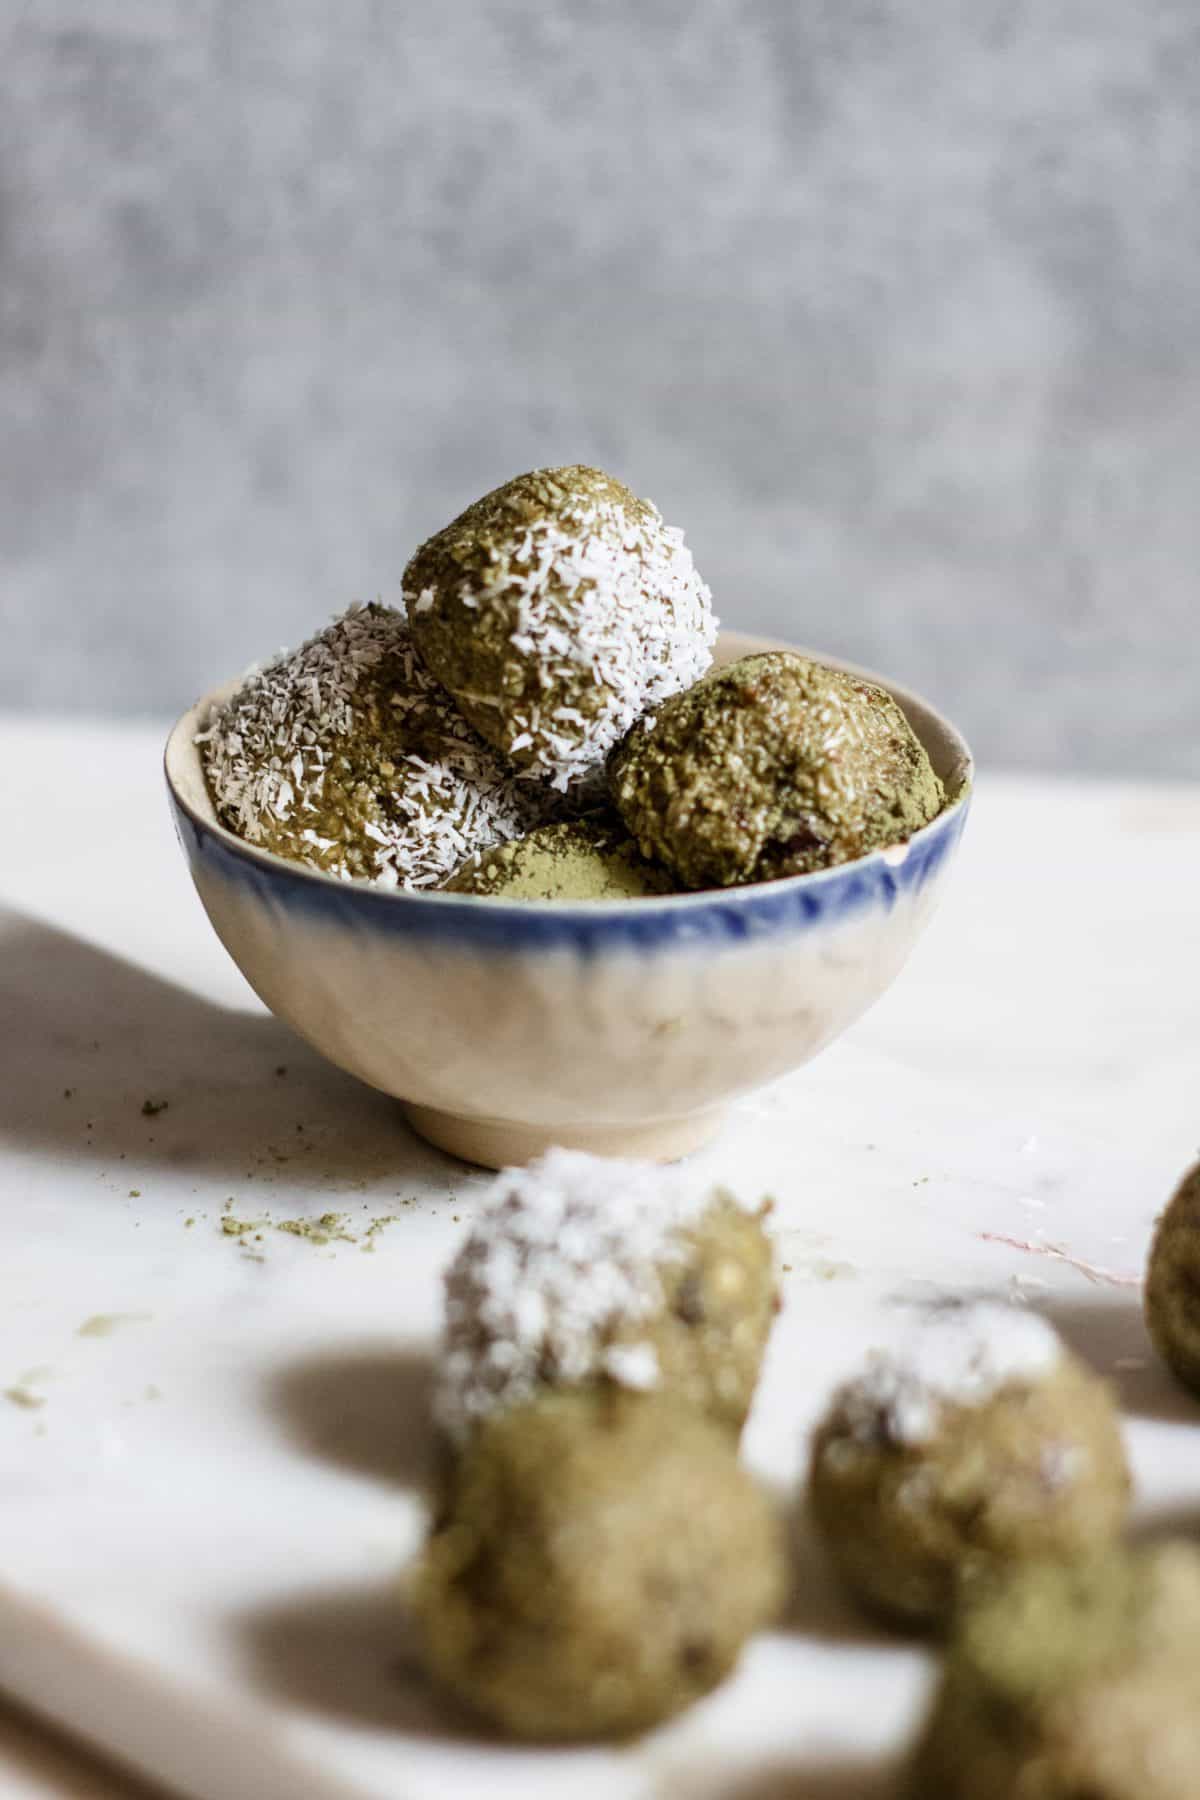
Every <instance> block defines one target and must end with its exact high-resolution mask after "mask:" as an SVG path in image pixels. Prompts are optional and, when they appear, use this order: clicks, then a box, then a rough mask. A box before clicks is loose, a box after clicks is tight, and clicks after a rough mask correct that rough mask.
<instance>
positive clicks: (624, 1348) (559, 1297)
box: [435, 1150, 711, 1443]
mask: <svg viewBox="0 0 1200 1800" xmlns="http://www.w3.org/2000/svg"><path fill="white" fill-rule="evenodd" d="M710 1198H711V1197H710V1196H709V1195H707V1194H705V1193H704V1192H699V1193H697V1192H696V1191H695V1190H694V1189H693V1188H692V1187H690V1186H689V1185H688V1184H686V1183H685V1181H684V1179H683V1177H682V1176H681V1175H680V1174H678V1173H677V1172H675V1171H672V1170H664V1169H662V1168H659V1167H658V1166H656V1165H655V1164H653V1163H641V1162H618V1161H613V1160H610V1159H607V1158H604V1157H598V1156H588V1155H585V1154H584V1153H583V1152H581V1151H574V1150H550V1151H548V1152H547V1153H546V1155H545V1156H543V1157H542V1158H540V1160H539V1161H537V1162H535V1163H532V1164H530V1166H529V1167H528V1168H525V1169H506V1170H504V1171H503V1173H502V1174H500V1175H499V1176H498V1177H497V1179H496V1181H495V1183H494V1185H493V1187H492V1190H491V1192H490V1194H489V1196H488V1199H487V1200H486V1202H485V1204H484V1209H483V1211H482V1212H481V1214H480V1216H479V1218H478V1219H477V1221H476V1223H475V1225H474V1227H473V1229H472V1230H471V1233H470V1235H469V1236H468V1238H467V1240H466V1242H465V1243H464V1244H463V1245H462V1247H461V1249H460V1250H459V1252H458V1254H457V1256H456V1257H455V1258H454V1261H453V1262H452V1263H451V1265H450V1268H449V1269H448V1271H447V1274H446V1322H445V1331H444V1336H443V1357H442V1365H441V1373H440V1378H439V1383H438V1389H437V1395H436V1400H435V1413H436V1416H437V1420H438V1423H439V1425H440V1426H441V1427H442V1429H443V1430H444V1431H445V1432H446V1434H447V1436H448V1437H450V1438H451V1439H452V1440H454V1441H455V1442H458V1443H461V1442H463V1441H464V1440H465V1439H466V1438H467V1436H468V1435H469V1433H470V1431H471V1429H472V1427H473V1426H474V1425H475V1424H476V1423H477V1422H478V1421H479V1420H480V1419H481V1418H484V1417H486V1416H487V1415H488V1414H490V1413H492V1412H495V1411H497V1410H500V1409H502V1408H507V1407H510V1406H514V1405H517V1404H519V1403H520V1402H521V1401H523V1400H527V1399H529V1398H530V1397H531V1396H533V1395H534V1394H535V1393H536V1392H538V1391H539V1389H540V1388H542V1387H543V1386H544V1385H545V1384H546V1383H551V1384H561V1385H571V1384H576V1383H580V1382H585V1381H588V1380H592V1379H595V1378H597V1377H599V1376H607V1377H608V1378H609V1379H610V1380H612V1381H615V1382H617V1383H618V1384H619V1385H620V1386H623V1387H629V1388H635V1389H640V1390H645V1389H648V1388H652V1387H655V1386H656V1385H657V1384H658V1380H659V1369H658V1363H657V1355H656V1352H655V1349H654V1346H653V1344H652V1343H650V1342H648V1341H639V1340H638V1339H637V1338H636V1335H635V1336H634V1338H633V1339H628V1338H623V1339H622V1341H621V1342H620V1343H613V1342H612V1333H613V1331H614V1330H615V1329H617V1328H619V1327H622V1326H624V1325H627V1324H629V1323H631V1322H632V1323H635V1324H636V1323H637V1322H638V1321H641V1320H644V1319H649V1318H651V1317H653V1316H654V1315H655V1314H656V1313H657V1312H658V1311H659V1310H660V1309H661V1307H662V1304H663V1297H664V1296H663V1287H662V1281H661V1276H660V1271H661V1270H662V1269H663V1267H664V1266H666V1265H668V1264H670V1263H673V1262H678V1261H681V1260H682V1259H683V1258H684V1257H685V1256H686V1254H687V1249H686V1245H685V1244H684V1242H683V1240H682V1233H683V1231H684V1230H685V1229H686V1227H687V1226H688V1225H690V1224H691V1223H692V1222H693V1221H694V1220H695V1219H697V1218H698V1217H699V1216H700V1215H701V1214H702V1213H703V1212H704V1211H705V1209H706V1207H707V1206H708V1205H709V1203H710Z"/></svg>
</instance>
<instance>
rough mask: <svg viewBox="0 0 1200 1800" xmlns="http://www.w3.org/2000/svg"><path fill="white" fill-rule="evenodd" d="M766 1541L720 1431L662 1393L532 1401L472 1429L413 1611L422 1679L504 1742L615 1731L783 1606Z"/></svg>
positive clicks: (627, 1727)
mask: <svg viewBox="0 0 1200 1800" xmlns="http://www.w3.org/2000/svg"><path fill="white" fill-rule="evenodd" d="M785 1589H786V1567H785V1556H784V1548H783V1543H782V1534H781V1531H780V1526H779V1521H778V1520H777V1518H776V1517H775V1515H774V1513H773V1511H772V1509H771V1507H770V1505H769V1504H768V1502H767V1500H766V1498H765V1497H764V1495H763V1494H762V1493H761V1491H760V1490H759V1489H758V1487H757V1486H756V1485H755V1483H754V1482H753V1481H752V1479H751V1478H750V1476H749V1475H748V1474H746V1472H745V1471H744V1470H743V1469H742V1468H741V1466H740V1465H739V1463H738V1460H737V1455H736V1452H735V1450H734V1447H733V1445H732V1444H731V1442H730V1439H729V1437H728V1434H727V1433H725V1432H723V1431H721V1430H720V1428H719V1427H718V1426H716V1425H714V1424H713V1423H712V1422H711V1421H710V1420H708V1419H706V1418H705V1417H704V1416H703V1415H702V1414H701V1413H698V1412H696V1411H695V1410H694V1409H693V1408H691V1407H689V1406H686V1405H683V1404H682V1403H680V1402H679V1401H678V1400H676V1399H672V1398H669V1397H668V1396H666V1395H640V1394H623V1393H621V1392H619V1391H618V1390H614V1389H609V1390H603V1389H582V1390H576V1391H574V1392H563V1393H554V1392H546V1393H543V1394H542V1395H541V1396H540V1397H539V1398H538V1399H535V1400H533V1401H531V1402H530V1403H528V1404H527V1405H525V1406H521V1407H518V1408H515V1409H514V1410H512V1411H508V1412H504V1413H500V1414H497V1415H496V1416H495V1417H493V1418H490V1419H488V1420H487V1421H486V1423H485V1424H484V1425H483V1427H482V1429H481V1430H480V1432H479V1434H478V1436H477V1438H476V1439H475V1441H474V1442H473V1444H472V1445H471V1448H470V1449H469V1450H468V1451H467V1453H466V1455H465V1457H464V1459H463V1461H462V1464H461V1466H460V1468H459V1470H458V1475H457V1480H456V1484H455V1488H454V1493H453V1500H452V1502H451V1505H450V1508H449V1511H448V1513H447V1516H446V1518H445V1519H444V1520H443V1522H442V1523H441V1524H440V1526H439V1528H438V1529H437V1530H435V1532H434V1534H433V1536H432V1537H431V1539H430V1542H429V1545H428V1548H427V1551H426V1555H425V1559H424V1563H423V1566H422V1568H421V1570H420V1572H419V1574H418V1577H417V1582H416V1589H415V1604H416V1611H417V1615H418V1619H419V1622H420V1625H421V1627H422V1630H423V1636H424V1640H425V1647H426V1655H427V1658H428V1662H429V1666H430V1669H431V1671H432V1673H433V1675H434V1676H435V1678H436V1679H437V1680H438V1681H439V1682H440V1683H441V1684H442V1685H443V1686H444V1687H445V1688H446V1689H448V1690H449V1691H450V1692H451V1693H452V1694H454V1695H455V1696H456V1698H458V1699H459V1700H460V1701H462V1702H464V1703H466V1704H467V1705H468V1706H469V1707H471V1708H472V1709H473V1710H474V1711H476V1712H477V1713H479V1714H481V1715H482V1716H483V1717H484V1718H486V1719H488V1720H489V1721H490V1722H491V1723H492V1724H493V1725H495V1726H498V1727H499V1728H500V1729H501V1730H502V1731H504V1732H506V1733H509V1734H510V1735H512V1736H514V1737H519V1738H535V1739H542V1740H551V1739H559V1740H568V1739H580V1738H602V1737H626V1736H629V1735H630V1734H631V1733H633V1732H637V1731H643V1730H645V1729H647V1728H648V1727H650V1726H652V1725H656V1724H658V1723H659V1721H660V1720H662V1719H666V1718H669V1717H670V1716H671V1715H672V1714H673V1713H677V1712H679V1711H680V1710H681V1709H682V1708H683V1707H685V1706H688V1705H690V1704H691V1702H692V1701H694V1700H697V1699H699V1698H700V1696H701V1695H703V1694H706V1693H708V1692H709V1691H710V1689H712V1688H714V1687H716V1685H717V1684H718V1682H720V1681H721V1680H722V1679H723V1678H724V1677H725V1676H726V1675H727V1674H728V1673H729V1671H730V1670H731V1669H732V1668H733V1666H734V1664H735V1663H736V1661H737V1659H738V1656H739V1654H740V1652H741V1649H742V1646H743V1644H744V1643H745V1641H746V1639H747V1638H748V1637H749V1636H750V1635H751V1633H752V1632H754V1631H757V1630H758V1629H760V1628H761V1627H763V1626H766V1625H768V1624H770V1623H771V1622H772V1621H773V1620H774V1619H775V1618H776V1617H777V1616H778V1614H779V1612H780V1611H781V1609H782V1606H783V1603H784V1599H785Z"/></svg>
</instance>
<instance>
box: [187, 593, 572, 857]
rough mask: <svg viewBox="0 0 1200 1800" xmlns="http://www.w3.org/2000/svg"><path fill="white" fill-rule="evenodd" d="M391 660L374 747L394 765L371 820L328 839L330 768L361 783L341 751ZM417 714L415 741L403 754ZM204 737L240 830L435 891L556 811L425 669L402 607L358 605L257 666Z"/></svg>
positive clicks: (370, 809) (230, 817)
mask: <svg viewBox="0 0 1200 1800" xmlns="http://www.w3.org/2000/svg"><path fill="white" fill-rule="evenodd" d="M385 659H386V660H387V661H388V663H389V667H390V670H391V671H392V674H393V675H394V680H393V685H392V686H391V688H390V691H386V692H385V693H384V694H383V700H384V703H385V704H386V706H387V707H388V708H389V709H390V711H391V714H392V717H391V719H390V720H386V721H385V722H384V725H383V727H382V729H381V741H379V742H377V743H374V744H372V745H370V746H369V749H370V752H371V755H372V757H373V758H374V759H375V760H376V761H377V762H378V761H383V762H388V761H389V750H390V759H391V760H390V763H389V768H390V773H387V772H382V771H380V770H379V769H378V768H366V769H365V770H364V771H363V772H362V774H361V777H360V779H361V781H362V782H363V783H364V784H365V786H364V796H363V797H360V798H359V800H358V802H357V804H356V809H355V810H358V805H365V808H366V815H365V816H363V817H361V818H355V817H351V816H346V817H344V818H343V817H336V816H335V817H334V818H333V821H332V823H333V829H334V830H335V831H336V833H337V835H336V836H330V835H327V834H323V833H322V832H321V831H319V830H317V829H316V827H317V825H319V824H325V825H329V824H330V820H331V810H332V811H333V812H334V813H336V808H334V809H331V806H330V801H329V789H328V786H327V783H328V781H329V780H330V778H331V772H333V773H335V774H336V775H337V777H338V779H339V780H340V781H341V783H342V785H343V786H344V785H345V784H346V781H347V780H348V779H350V780H353V779H354V777H353V776H351V775H348V774H347V771H346V770H345V769H343V768H342V767H341V766H340V763H341V759H343V757H344V755H345V746H346V744H347V742H348V740H350V739H352V738H353V737H354V736H355V734H356V733H362V732H363V730H364V726H363V713H364V710H365V706H366V705H367V704H369V703H370V701H371V699H374V700H376V701H378V700H379V698H380V695H379V690H378V687H377V685H376V692H375V694H374V695H373V696H372V695H370V694H368V693H367V688H366V680H367V678H369V677H371V676H372V674H373V673H374V672H376V671H378V670H379V665H380V664H381V663H383V662H384V661H385ZM377 681H378V677H377V676H376V684H377ZM410 717H411V719H412V720H413V721H414V722H415V725H414V733H413V736H414V744H413V748H412V749H411V750H409V751H407V752H406V751H405V748H404V733H405V727H406V722H407V721H409V719H410ZM416 727H419V731H418V730H417V729H416ZM385 735H386V739H387V743H386V744H384V743H383V742H382V737H383V736H385ZM397 740H399V746H400V747H399V748H397ZM196 741H197V743H198V744H199V745H200V746H201V749H202V754H203V757H204V764H205V772H206V774H207V776H208V781H209V786H210V788H211V790H212V794H213V799H214V801H215V803H216V806H217V810H218V812H219V813H220V815H221V818H222V819H223V820H224V822H225V823H226V824H227V825H229V826H230V827H231V829H233V830H235V831H237V832H238V833H239V835H240V836H242V837H244V838H246V839H247V841H248V842H250V843H258V844H261V843H266V844H268V846H269V847H271V848H276V847H279V845H280V843H281V840H282V842H284V843H286V844H287V848H286V849H283V850H282V853H283V854H287V855H294V856H296V857H298V858H300V859H301V860H303V861H306V862H310V863H312V864H314V865H315V866H316V867H318V868H321V869H323V870H324V871H325V872H326V873H327V874H330V875H337V876H340V877H342V878H343V879H346V880H350V879H353V878H355V877H365V878H366V879H368V880H372V881H374V882H376V883H378V884H379V885H381V886H384V887H401V888H425V887H432V886H435V885H437V884H438V883H440V882H441V881H443V880H444V879H445V878H446V877H447V876H448V875H451V874H453V872H454V870H455V869H457V868H458V867H459V866H460V865H461V864H462V863H463V862H464V861H465V860H466V859H467V857H469V856H471V855H473V854H474V853H475V852H476V851H480V850H487V849H490V848H492V847H493V846H494V845H496V844H499V843H504V842H506V841H508V840H509V839H511V838H515V837H519V836H521V835H522V834H523V833H524V832H526V831H529V830H530V829H532V827H533V826H534V825H535V824H537V823H540V822H541V819H542V817H543V816H544V814H545V807H544V805H543V804H542V803H541V802H539V800H538V797H537V790H536V786H535V784H533V783H531V782H529V781H521V780H520V779H519V778H518V777H517V776H516V775H515V774H514V772H513V771H512V770H510V769H508V768H507V767H506V766H505V764H504V762H503V760H502V758H500V757H499V756H498V755H497V754H496V753H495V752H494V751H493V750H491V749H490V748H489V746H488V745H486V744H485V743H484V742H483V741H482V739H481V738H480V737H479V736H478V735H477V734H476V733H475V732H474V731H473V730H472V729H471V727H470V726H469V725H468V724H467V722H466V720H465V719H463V718H462V717H461V715H460V714H459V712H458V710H457V708H456V707H455V705H454V703H453V701H452V700H451V699H450V697H449V695H448V694H447V693H446V692H445V691H444V690H443V689H442V688H441V687H439V686H438V684H437V683H436V682H435V681H434V680H433V678H432V676H430V675H429V674H428V673H427V672H426V670H425V669H424V668H423V666H422V665H421V663H420V661H419V660H418V658H417V656H416V653H415V652H414V650H413V647H412V641H411V638H410V636H409V633H408V626H407V623H406V621H405V618H404V615H403V614H402V613H400V612H398V611H396V610H395V609H393V608H388V607H383V606H370V607H361V606H353V607H351V608H350V610H349V611H348V612H346V613H344V614H342V615H341V617H340V618H337V619H335V620H334V622H333V623H332V624H331V625H329V626H327V627H326V629H325V630H324V631H321V632H319V633H318V634H317V635H316V636H315V637H313V638H310V639H309V641H308V642H307V643H306V644H303V645H302V646H301V647H300V649H298V650H296V651H293V652H291V653H290V654H289V653H286V652H285V653H284V654H282V655H280V656H279V657H277V658H276V659H275V660H274V661H273V662H271V663H269V664H268V665H267V666H266V667H265V668H262V669H260V670H257V671H252V672H251V673H250V675H249V676H248V677H247V679H246V681H245V682H244V683H243V685H242V686H241V687H240V688H239V689H238V690H237V692H236V693H235V694H234V695H233V696H232V697H231V698H230V699H229V700H227V701H226V702H225V703H224V704H223V705H222V706H219V707H217V708H216V709H215V711H214V713H213V714H212V716H211V717H210V719H209V721H208V723H207V726H206V728H205V730H203V731H202V732H200V733H199V734H198V736H197V740H196ZM417 741H419V743H420V745H421V746H422V748H423V749H424V750H425V752H426V753H425V754H421V753H418V751H417V749H416V742H417ZM431 744H432V746H433V748H434V750H435V752H436V753H435V754H429V753H428V752H429V750H430V746H431ZM351 756H352V760H353V753H351ZM372 788H373V789H374V790H375V791H374V792H371V791H370V790H371V789H372Z"/></svg>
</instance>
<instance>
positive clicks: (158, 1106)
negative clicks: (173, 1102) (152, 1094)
mask: <svg viewBox="0 0 1200 1800" xmlns="http://www.w3.org/2000/svg"><path fill="white" fill-rule="evenodd" d="M169 1105H170V1101H169V1100H143V1101H142V1117H143V1118H144V1119H157V1117H158V1115H159V1113H164V1112H166V1110H167V1107H168V1106H169Z"/></svg>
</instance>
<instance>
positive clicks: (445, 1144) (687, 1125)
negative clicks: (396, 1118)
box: [401, 1101, 724, 1169]
mask: <svg viewBox="0 0 1200 1800" xmlns="http://www.w3.org/2000/svg"><path fill="white" fill-rule="evenodd" d="M401 1105H402V1106H403V1109H404V1116H405V1118H406V1119H407V1120H408V1122H409V1124H410V1125H411V1126H412V1128H413V1130H414V1131H416V1132H419V1133H420V1135H421V1136H422V1137H423V1138H425V1139H426V1141H427V1142H428V1143H430V1144H434V1145H436V1147H437V1148H438V1149H439V1150H448V1151H449V1153H450V1155H451V1156H457V1157H459V1158H461V1160H462V1161H463V1162H472V1163H481V1164H482V1165H483V1167H484V1168H485V1169H505V1168H512V1167H514V1166H519V1165H520V1164H522V1163H527V1162H532V1161H533V1159H534V1157H535V1156H541V1154H542V1153H543V1151H545V1150H549V1149H551V1148H552V1147H554V1146H558V1147H559V1148H561V1149H564V1150H587V1151H590V1153H591V1154H592V1155H593V1156H627V1157H639V1158H641V1159H643V1160H644V1161H646V1162H675V1161H676V1159H677V1158H679V1157H681V1156H690V1155H691V1153H692V1152H693V1151H694V1150H702V1149H703V1148H704V1146H705V1145H706V1144H708V1143H711V1141H712V1139H713V1138H714V1137H715V1136H716V1135H717V1132H718V1131H719V1130H720V1128H721V1124H722V1121H723V1118H724V1114H723V1112H722V1111H721V1110H720V1109H717V1110H716V1111H713V1112H702V1113H692V1114H690V1115H689V1116H688V1117H687V1118H684V1119H653V1120H650V1121H648V1122H647V1123H646V1124H643V1125H558V1126H553V1125H518V1124H513V1123H510V1122H508V1121H506V1120H503V1119H471V1118H465V1117H463V1116H462V1115H461V1114H459V1113H448V1112H439V1111H438V1110H437V1108H436V1107H432V1106H413V1105H411V1104H410V1103H409V1102H408V1101H402V1102H401Z"/></svg>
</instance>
